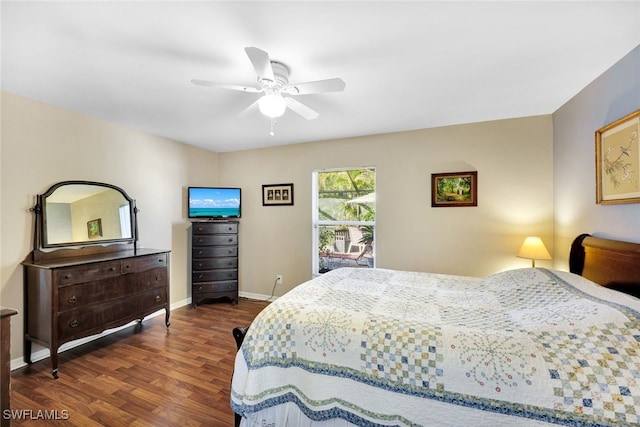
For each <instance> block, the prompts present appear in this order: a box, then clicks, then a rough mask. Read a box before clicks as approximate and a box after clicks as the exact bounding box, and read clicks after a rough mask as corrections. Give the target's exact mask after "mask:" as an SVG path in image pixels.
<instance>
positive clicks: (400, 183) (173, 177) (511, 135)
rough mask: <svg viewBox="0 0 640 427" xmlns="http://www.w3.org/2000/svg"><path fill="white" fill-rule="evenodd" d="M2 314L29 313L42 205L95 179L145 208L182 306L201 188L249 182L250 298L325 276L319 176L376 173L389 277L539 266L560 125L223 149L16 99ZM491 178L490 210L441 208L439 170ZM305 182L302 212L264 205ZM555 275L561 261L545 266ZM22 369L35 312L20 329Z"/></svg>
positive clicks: (10, 122)
mask: <svg viewBox="0 0 640 427" xmlns="http://www.w3.org/2000/svg"><path fill="white" fill-rule="evenodd" d="M2 95H3V96H2V146H1V150H2V151H1V154H2V173H1V181H0V182H1V184H2V186H1V191H2V193H1V200H2V208H1V209H0V215H2V216H1V218H2V224H1V228H0V232H1V236H2V245H1V247H0V250H1V252H0V253H1V255H2V258H1V261H2V276H1V282H0V286H1V287H0V296H1V304H2V305H5V306H9V307H14V308H16V309H18V310H19V311H22V269H21V266H20V262H21V261H22V260H23V259H24V257H25V256H26V255H27V254H28V253H29V251H30V250H31V238H32V215H31V213H29V212H28V209H29V208H30V207H31V206H32V205H33V203H34V197H35V195H36V194H38V193H42V192H44V191H45V190H46V189H47V188H48V187H49V186H50V185H52V184H53V183H55V182H58V181H63V180H71V179H83V180H94V181H102V182H108V183H111V184H115V185H118V186H120V187H122V188H124V189H125V190H126V191H127V192H128V194H129V195H130V196H132V197H133V198H135V199H136V202H137V206H138V207H139V208H140V214H139V231H140V243H141V245H142V246H144V247H153V248H169V249H171V250H172V255H171V257H172V258H171V261H172V265H171V302H172V304H173V305H174V306H175V305H180V304H184V303H186V301H187V300H188V299H189V298H190V292H189V290H188V286H187V285H188V269H187V261H188V248H187V241H188V240H187V239H188V237H187V235H188V227H189V223H188V222H187V220H186V212H185V196H186V195H185V192H186V187H187V186H189V185H215V184H220V185H227V186H240V187H242V190H243V194H242V196H243V217H242V219H241V224H240V245H241V246H240V279H241V280H240V291H241V293H245V294H260V295H269V294H270V293H271V289H272V286H273V279H274V278H275V275H276V274H282V275H283V276H284V285H282V286H281V287H279V288H278V289H277V290H276V295H281V294H282V293H284V292H285V291H286V290H289V289H291V288H293V287H294V286H295V285H297V284H299V283H302V282H303V281H305V280H308V279H309V278H310V277H311V253H312V248H311V241H312V233H311V177H312V172H313V171H314V170H316V169H323V168H337V167H358V166H375V167H376V171H377V181H378V189H377V190H378V191H377V198H378V206H377V212H378V230H377V262H378V267H383V268H398V269H410V270H420V271H434V272H441V273H450V274H463V275H476V276H484V275H488V274H492V273H495V272H497V271H502V270H505V269H509V268H514V267H526V266H528V265H529V262H528V261H527V260H523V259H519V258H516V257H515V253H516V251H517V249H518V247H519V245H520V244H521V242H522V240H523V239H524V237H525V236H526V235H528V234H536V235H539V236H541V237H542V238H543V239H544V240H545V243H547V246H548V248H549V250H550V251H553V247H552V235H553V225H552V224H553V218H552V181H553V176H552V157H551V153H552V139H551V136H552V128H551V116H538V117H529V118H523V119H513V120H502V121H494V122H486V123H476V124H469V125H461V126H450V127H442V128H436V129H427V130H419V131H410V132H401V133H395V134H389V135H375V136H367V137H359V138H351V139H343V140H335V141H323V142H315V143H307V144H297V145H290V146H284V147H276V148H271V149H260V150H249V151H240V152H232V153H220V154H216V153H211V152H207V151H203V150H200V149H196V148H193V147H189V146H187V145H184V144H180V143H177V142H174V141H170V140H167V139H163V138H159V137H155V136H151V135H147V134H144V133H142V132H138V131H135V130H131V129H127V128H125V127H122V126H118V125H115V124H111V123H107V122H104V121H101V120H98V119H95V118H91V117H86V116H82V115H80V114H76V113H73V112H69V111H66V110H62V109H59V108H56V107H52V106H49V105H45V104H42V103H39V102H35V101H32V100H28V99H25V98H22V97H19V96H15V95H11V94H7V93H3V94H2ZM468 170H477V171H478V192H479V197H478V199H479V205H478V207H469V208H431V204H430V194H431V193H430V176H431V173H433V172H451V171H468ZM284 182H293V183H294V184H295V205H294V206H293V207H263V206H262V200H261V186H262V184H269V183H284ZM540 265H542V266H551V265H552V263H551V262H550V261H547V262H540ZM12 333H13V336H12V348H13V351H12V359H16V358H19V357H21V353H22V316H21V314H19V315H18V316H16V317H14V318H13V320H12Z"/></svg>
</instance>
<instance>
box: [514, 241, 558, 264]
mask: <svg viewBox="0 0 640 427" xmlns="http://www.w3.org/2000/svg"><path fill="white" fill-rule="evenodd" d="M517 256H518V257H519V258H528V259H530V260H532V263H531V266H532V267H535V261H536V260H537V259H551V255H549V251H547V248H545V246H544V243H542V239H541V238H539V237H531V236H530V237H527V238H526V239H524V243H522V246H520V250H519V251H518V255H517Z"/></svg>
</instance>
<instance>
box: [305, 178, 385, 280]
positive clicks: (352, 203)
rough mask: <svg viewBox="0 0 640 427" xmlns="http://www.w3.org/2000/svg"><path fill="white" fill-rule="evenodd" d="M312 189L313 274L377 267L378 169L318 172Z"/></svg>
mask: <svg viewBox="0 0 640 427" xmlns="http://www.w3.org/2000/svg"><path fill="white" fill-rule="evenodd" d="M313 190H314V200H313V248H314V249H313V263H312V264H313V274H318V273H324V272H326V271H329V270H333V269H335V268H341V267H363V268H367V267H368V268H372V267H374V266H375V246H374V241H375V219H376V173H375V169H374V168H371V167H367V168H353V169H332V170H322V171H315V172H314V173H313Z"/></svg>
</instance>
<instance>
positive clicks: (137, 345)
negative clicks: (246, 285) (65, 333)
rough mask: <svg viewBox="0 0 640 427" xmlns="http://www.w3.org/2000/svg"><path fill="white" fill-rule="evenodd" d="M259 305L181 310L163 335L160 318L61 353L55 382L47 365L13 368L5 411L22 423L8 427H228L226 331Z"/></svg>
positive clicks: (232, 348) (230, 353) (230, 346)
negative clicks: (55, 419) (7, 406)
mask: <svg viewBox="0 0 640 427" xmlns="http://www.w3.org/2000/svg"><path fill="white" fill-rule="evenodd" d="M267 304H268V303H266V302H263V301H255V300H248V299H244V298H241V299H240V302H239V304H238V305H232V304H230V303H228V302H219V303H213V304H204V305H201V306H199V307H198V308H197V309H195V310H193V309H191V307H190V306H189V307H181V308H179V309H176V310H174V311H172V312H171V326H170V327H169V329H167V328H165V326H164V316H157V317H154V318H151V319H147V320H145V321H144V322H143V324H142V327H141V328H140V327H138V326H131V327H128V328H125V329H123V330H121V331H119V332H117V333H115V334H111V335H109V336H106V337H103V338H100V339H98V340H96V341H93V342H91V343H88V344H85V345H83V346H80V347H76V348H74V349H71V350H68V351H66V352H64V353H61V354H60V365H59V375H60V378H59V379H57V380H55V379H53V377H52V376H51V374H50V370H51V365H50V361H49V359H48V358H47V359H45V360H42V361H39V362H36V363H34V364H32V365H31V366H28V367H25V368H21V369H17V370H15V371H13V372H12V375H11V409H12V412H13V413H14V414H15V413H16V411H17V412H18V413H21V414H22V415H23V418H24V417H25V416H26V418H30V419H28V420H21V421H19V420H15V419H14V420H13V421H12V424H11V425H23V426H38V427H41V426H54V425H65V426H67V425H75V426H83V427H86V426H110V427H111V426H113V427H116V426H126V427H137V426H154V427H156V426H181V427H190V426H232V425H233V413H232V411H231V408H230V406H229V385H230V379H231V373H232V370H233V362H234V358H235V353H236V345H235V341H234V340H233V337H232V335H231V330H232V329H233V328H234V327H235V326H243V325H247V324H249V323H250V322H251V320H252V319H253V318H254V317H255V316H256V314H257V313H258V312H260V310H262V309H263V308H264V307H265V306H266V305H267ZM45 411H46V412H45ZM55 417H58V418H59V420H58V421H53V420H43V418H55ZM38 418H39V419H38ZM60 418H68V419H65V420H60Z"/></svg>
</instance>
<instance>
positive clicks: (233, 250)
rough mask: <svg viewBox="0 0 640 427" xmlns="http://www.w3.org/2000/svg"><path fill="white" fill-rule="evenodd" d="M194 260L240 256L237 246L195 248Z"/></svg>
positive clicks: (193, 252)
mask: <svg viewBox="0 0 640 427" xmlns="http://www.w3.org/2000/svg"><path fill="white" fill-rule="evenodd" d="M192 255H193V258H214V257H234V256H238V247H237V246H211V247H201V248H193V251H192Z"/></svg>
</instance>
